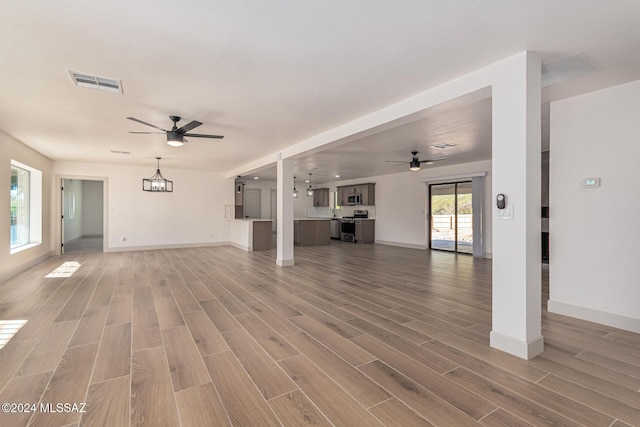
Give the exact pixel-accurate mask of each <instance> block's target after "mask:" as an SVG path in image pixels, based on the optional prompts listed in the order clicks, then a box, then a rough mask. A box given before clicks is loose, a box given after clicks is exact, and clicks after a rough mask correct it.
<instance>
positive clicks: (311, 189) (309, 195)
mask: <svg viewBox="0 0 640 427" xmlns="http://www.w3.org/2000/svg"><path fill="white" fill-rule="evenodd" d="M307 197H313V188H311V174H309V188H307Z"/></svg>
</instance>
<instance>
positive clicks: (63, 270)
mask: <svg viewBox="0 0 640 427" xmlns="http://www.w3.org/2000/svg"><path fill="white" fill-rule="evenodd" d="M78 268H80V263H79V262H77V261H68V262H65V263H63V264H62V265H61V266H60V267H58V268H56V269H55V270H53V271H52V272H51V273H49V274H47V275H46V276H44V277H49V278H51V277H71V275H72V274H73V273H75V272H76V270H78Z"/></svg>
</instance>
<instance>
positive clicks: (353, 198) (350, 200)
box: [347, 194, 362, 206]
mask: <svg viewBox="0 0 640 427" xmlns="http://www.w3.org/2000/svg"><path fill="white" fill-rule="evenodd" d="M361 204H362V195H361V194H350V195H348V196H347V205H349V206H356V205H361Z"/></svg>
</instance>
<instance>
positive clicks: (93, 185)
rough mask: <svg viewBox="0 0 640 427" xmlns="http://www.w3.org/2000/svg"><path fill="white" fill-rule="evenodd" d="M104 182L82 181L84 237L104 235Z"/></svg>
mask: <svg viewBox="0 0 640 427" xmlns="http://www.w3.org/2000/svg"><path fill="white" fill-rule="evenodd" d="M102 187H103V185H102V181H89V180H83V181H82V235H83V236H101V235H102V233H103V230H102V226H103V222H102V221H103V216H104V214H103V211H104V210H103V207H102V205H103V188H102Z"/></svg>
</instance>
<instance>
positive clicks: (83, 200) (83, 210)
mask: <svg viewBox="0 0 640 427" xmlns="http://www.w3.org/2000/svg"><path fill="white" fill-rule="evenodd" d="M61 190H62V215H61V220H62V226H61V245H60V247H61V253H86V252H103V248H104V182H103V181H97V180H88V179H62V186H61Z"/></svg>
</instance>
